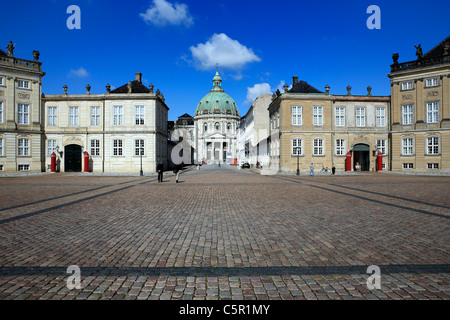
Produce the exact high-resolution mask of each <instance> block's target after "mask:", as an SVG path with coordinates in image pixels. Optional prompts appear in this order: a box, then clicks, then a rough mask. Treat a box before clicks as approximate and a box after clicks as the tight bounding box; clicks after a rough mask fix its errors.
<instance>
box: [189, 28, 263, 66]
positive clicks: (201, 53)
mask: <svg viewBox="0 0 450 320" xmlns="http://www.w3.org/2000/svg"><path fill="white" fill-rule="evenodd" d="M189 49H190V50H191V53H192V57H193V58H194V60H195V62H196V63H197V64H198V67H199V68H200V69H209V68H211V67H215V66H216V63H218V64H219V67H222V68H228V69H231V70H241V69H242V68H243V67H244V66H245V65H246V64H247V63H250V62H258V61H261V59H260V58H259V57H258V56H256V55H255V54H254V53H253V50H252V49H249V48H247V47H246V46H244V45H242V44H240V43H239V42H238V41H237V40H233V39H231V38H230V37H228V36H227V35H226V34H224V33H219V34H217V33H214V34H213V35H212V37H211V38H210V39H209V40H208V41H206V43H199V44H197V46H191V47H190V48H189Z"/></svg>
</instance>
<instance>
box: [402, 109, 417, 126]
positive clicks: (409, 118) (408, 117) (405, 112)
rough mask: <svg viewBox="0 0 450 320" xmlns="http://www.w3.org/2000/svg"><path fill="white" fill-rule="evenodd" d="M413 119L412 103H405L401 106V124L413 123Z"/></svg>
mask: <svg viewBox="0 0 450 320" xmlns="http://www.w3.org/2000/svg"><path fill="white" fill-rule="evenodd" d="M413 121H414V105H413V104H407V105H404V106H402V122H403V125H409V124H413Z"/></svg>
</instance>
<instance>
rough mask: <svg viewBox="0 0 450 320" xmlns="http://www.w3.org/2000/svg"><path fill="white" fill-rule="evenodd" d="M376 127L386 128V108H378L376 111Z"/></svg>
mask: <svg viewBox="0 0 450 320" xmlns="http://www.w3.org/2000/svg"><path fill="white" fill-rule="evenodd" d="M375 117H376V121H375V126H376V127H380V128H382V127H386V108H384V107H377V108H376V109H375Z"/></svg>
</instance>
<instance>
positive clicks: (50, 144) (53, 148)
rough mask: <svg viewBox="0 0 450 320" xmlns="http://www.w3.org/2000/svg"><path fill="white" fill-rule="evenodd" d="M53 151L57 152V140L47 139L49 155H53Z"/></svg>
mask: <svg viewBox="0 0 450 320" xmlns="http://www.w3.org/2000/svg"><path fill="white" fill-rule="evenodd" d="M53 152H54V153H55V154H56V140H53V139H51V140H48V141H47V156H48V157H51V156H52V153H53Z"/></svg>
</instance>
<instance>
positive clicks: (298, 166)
mask: <svg viewBox="0 0 450 320" xmlns="http://www.w3.org/2000/svg"><path fill="white" fill-rule="evenodd" d="M297 175H298V176H299V175H300V147H297Z"/></svg>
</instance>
